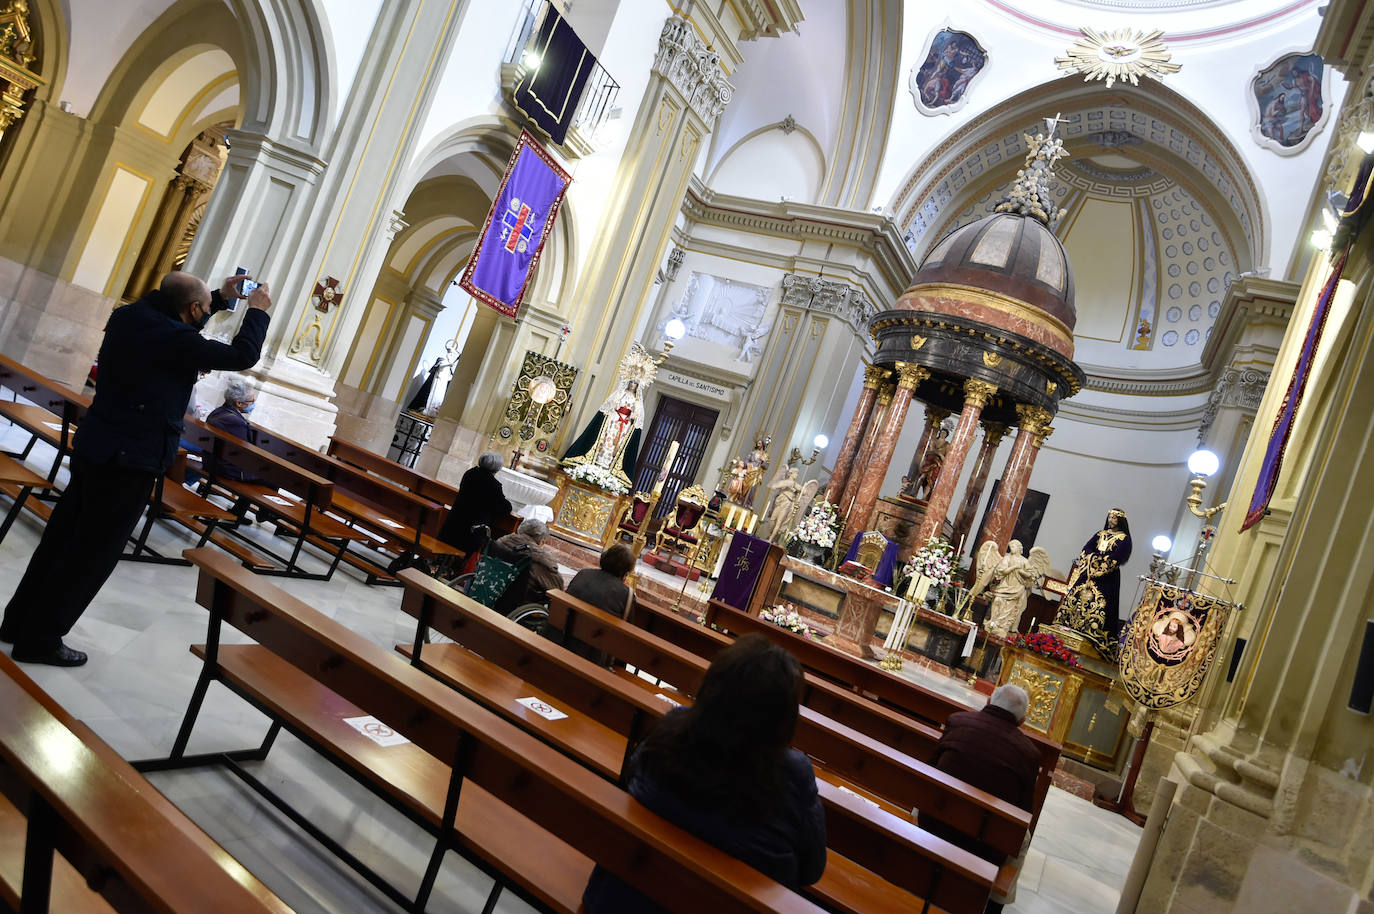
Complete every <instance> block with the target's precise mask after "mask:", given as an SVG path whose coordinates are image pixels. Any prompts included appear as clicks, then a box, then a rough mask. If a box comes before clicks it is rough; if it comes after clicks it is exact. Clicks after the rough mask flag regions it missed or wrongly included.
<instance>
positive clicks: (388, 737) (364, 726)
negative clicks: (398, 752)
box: [344, 717, 410, 746]
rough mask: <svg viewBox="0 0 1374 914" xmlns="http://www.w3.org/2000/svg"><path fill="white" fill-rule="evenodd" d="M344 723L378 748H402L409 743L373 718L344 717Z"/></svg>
mask: <svg viewBox="0 0 1374 914" xmlns="http://www.w3.org/2000/svg"><path fill="white" fill-rule="evenodd" d="M344 723H346V724H348V725H349V726H350V727H352V728H353V729H354V730H357V731H358V732H359V733H361V734H362V735H363V736H366V737H367V738H368V739H370V740H372V741H373V742H374V743H376V744H377V745H379V746H403V745H405V744H406V743H408V742H410V740H408V739H406V738H405V737H404V736H402V735H401V734H399V733H397V732H396V731H395V730H393V729H391V728H390V727H388V726H387V725H386V724H384V723H382V722H381V721H380V720H378V719H377V718H375V717H345V718H344Z"/></svg>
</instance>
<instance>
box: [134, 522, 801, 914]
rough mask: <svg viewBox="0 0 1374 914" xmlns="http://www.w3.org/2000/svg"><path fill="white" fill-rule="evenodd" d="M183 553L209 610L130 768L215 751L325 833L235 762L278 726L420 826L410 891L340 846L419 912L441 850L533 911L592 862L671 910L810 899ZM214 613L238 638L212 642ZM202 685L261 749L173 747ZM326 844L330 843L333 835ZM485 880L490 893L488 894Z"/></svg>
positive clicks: (269, 592)
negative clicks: (470, 864) (419, 861)
mask: <svg viewBox="0 0 1374 914" xmlns="http://www.w3.org/2000/svg"><path fill="white" fill-rule="evenodd" d="M187 557H188V558H189V559H191V561H192V562H193V563H194V564H195V565H197V566H198V567H199V568H200V569H201V575H200V582H199V585H198V588H197V600H198V602H200V603H201V605H203V606H205V607H206V608H207V609H209V611H210V622H209V638H208V641H207V643H206V644H205V645H203V646H201V647H198V648H197V649H196V650H197V653H198V654H200V655H201V656H202V657H204V660H205V666H204V669H203V670H202V674H201V677H200V680H199V681H198V682H197V685H196V688H195V692H194V693H193V695H192V699H191V703H190V707H189V708H188V710H187V715H186V718H185V720H184V721H183V725H182V728H181V731H180V732H179V733H178V735H177V740H176V743H175V744H174V746H173V748H172V756H171V758H169V759H164V760H157V761H154V762H147V763H143V764H144V767H146V768H150V769H151V768H162V767H173V766H182V765H187V764H203V763H207V762H211V761H214V762H219V763H225V764H229V765H230V770H232V771H234V772H235V773H236V774H238V775H239V776H240V777H243V778H245V781H246V782H247V783H249V784H250V786H253V787H254V789H256V790H258V792H259V793H261V794H263V795H264V796H265V797H267V798H268V799H269V800H271V801H272V802H274V803H275V804H277V805H278V808H281V809H283V811H284V812H287V814H288V815H290V816H292V819H293V821H295V822H296V823H297V824H298V825H299V826H300V827H302V828H304V829H306V830H307V831H308V832H310V833H311V834H313V835H315V836H316V837H318V838H322V839H324V840H326V843H330V842H329V840H328V836H327V835H323V834H322V833H321V832H320V829H319V828H318V826H316V825H315V824H314V823H313V822H311V821H310V820H309V819H307V818H306V817H304V816H302V815H301V814H300V813H297V812H294V811H288V810H287V808H284V804H283V803H282V801H281V799H280V798H278V797H276V796H275V794H272V792H271V791H270V789H268V788H267V787H266V786H265V785H262V784H259V783H256V778H253V777H252V776H251V775H250V774H248V773H247V772H245V771H243V769H242V768H241V766H239V765H237V763H236V762H234V759H235V758H244V757H261V756H262V755H263V754H265V752H266V749H267V748H268V747H270V742H271V737H272V736H273V735H274V733H275V730H276V729H277V728H278V727H284V728H285V729H287V730H289V731H291V732H292V733H293V734H295V735H296V736H297V737H299V738H300V739H302V740H303V741H305V742H306V743H307V744H309V745H311V746H312V747H314V748H315V749H316V750H317V751H319V752H321V753H322V754H324V755H325V756H326V757H328V758H329V760H330V761H331V762H333V763H334V764H336V765H338V766H339V767H340V768H341V769H342V770H344V771H346V772H348V773H349V774H350V775H352V776H353V777H354V779H356V780H357V781H358V782H359V783H361V784H363V785H364V786H366V787H368V788H370V789H371V790H373V791H374V792H376V793H377V795H378V796H380V797H382V798H383V799H385V800H387V801H388V802H389V803H391V804H392V805H394V806H395V807H396V808H397V809H399V810H401V811H402V812H403V813H405V814H406V815H407V816H408V817H410V818H411V819H412V821H415V822H416V823H417V824H419V825H420V826H421V827H423V828H425V829H426V830H427V831H429V832H430V833H431V834H432V835H434V836H435V838H436V844H435V848H434V853H433V854H432V855H431V857H430V861H429V865H428V867H427V868H426V871H425V874H424V876H423V879H422V880H421V883H420V890H419V892H418V893H417V894H416V896H415V897H414V898H411V897H409V896H407V895H406V894H405V893H403V892H401V891H400V890H399V889H397V888H395V887H394V886H391V885H389V884H388V883H387V882H386V881H385V880H383V879H382V878H381V877H380V876H378V875H377V874H376V873H375V872H372V871H371V869H370V868H368V867H366V865H364V864H362V862H361V861H358V860H357V859H356V858H352V857H351V856H345V858H344V859H345V862H348V863H349V864H350V865H352V866H354V867H355V868H356V869H358V870H359V872H361V873H363V875H364V876H365V877H366V878H368V880H369V881H370V882H372V883H373V884H374V885H376V886H377V887H378V888H379V889H380V890H381V891H383V892H385V893H386V894H387V896H388V897H389V898H391V899H392V900H393V901H395V902H396V903H398V904H401V905H402V906H404V907H406V908H407V909H411V910H422V909H423V908H424V904H425V901H426V900H427V897H428V893H429V889H430V888H431V887H432V885H433V882H434V879H435V877H436V876H437V874H438V871H439V867H440V865H441V864H442V861H443V858H444V855H445V854H446V852H447V851H449V850H454V851H457V852H459V853H462V854H464V856H467V857H469V858H470V859H472V860H473V861H474V862H475V863H477V864H478V865H479V866H481V867H482V868H483V869H484V870H486V871H487V872H488V873H490V874H491V875H493V876H494V877H495V878H496V879H497V880H498V883H497V884H498V888H499V887H500V886H507V887H511V888H513V889H514V890H516V891H518V893H519V894H521V895H522V896H523V897H524V898H526V899H527V900H528V901H530V902H531V903H532V904H534V905H535V906H536V907H539V908H541V909H545V910H553V911H559V912H567V914H575V912H578V911H579V910H580V907H581V895H582V890H583V887H584V886H585V884H586V881H587V878H588V877H589V876H590V873H591V870H592V866H593V863H600V864H602V865H603V866H605V867H606V868H607V869H609V870H610V871H611V872H613V873H615V874H616V875H617V876H619V877H620V878H622V879H624V880H625V881H626V882H628V883H629V884H631V885H633V886H635V887H636V888H638V889H640V890H641V891H643V892H645V893H646V894H648V895H649V896H650V897H653V898H656V899H658V900H660V901H661V902H662V903H664V904H667V905H669V906H670V907H672V908H673V909H674V910H681V911H712V912H717V911H719V912H722V914H729V912H763V911H779V912H785V914H820V910H821V909H820V908H817V907H816V906H815V905H813V904H812V903H810V902H809V901H807V900H805V899H804V898H802V897H801V896H799V895H797V894H795V893H793V892H790V891H788V890H787V889H786V888H784V887H782V886H780V885H778V884H777V883H774V882H772V881H770V880H768V879H767V878H766V877H764V876H763V875H762V874H760V873H759V872H757V871H756V870H754V869H752V868H751V867H749V866H747V865H745V864H743V863H742V862H740V861H738V860H736V859H734V858H732V857H730V856H729V855H727V854H725V853H724V852H722V851H720V850H718V849H716V848H714V847H711V846H710V845H708V844H705V843H704V842H702V841H700V840H698V839H696V838H694V837H692V836H691V835H689V834H687V833H686V832H684V831H682V830H681V829H679V828H677V827H675V826H673V825H671V824H669V823H668V822H666V821H664V820H662V819H660V818H659V817H657V816H655V815H653V814H652V813H650V812H649V811H648V810H646V809H645V808H644V807H642V806H640V805H639V804H638V803H637V802H635V801H634V800H633V799H632V798H631V797H630V796H629V795H628V794H627V793H625V792H624V791H623V790H620V789H619V788H618V787H616V786H615V785H614V784H611V783H608V782H607V781H605V780H604V779H602V778H600V777H598V776H597V775H595V774H593V773H591V772H589V771H586V770H585V769H583V768H581V767H580V766H578V765H576V764H575V763H573V762H571V761H570V760H568V759H567V758H566V757H564V756H563V755H561V754H560V753H559V752H557V751H556V750H554V749H552V748H551V747H549V746H546V745H544V744H543V743H541V742H539V741H538V740H537V739H535V738H534V737H532V736H530V735H529V734H527V733H524V732H522V731H521V730H519V729H517V728H515V727H513V726H511V725H510V724H508V723H506V722H505V721H502V720H500V719H499V718H498V717H496V716H495V715H493V714H492V713H491V712H490V711H487V710H486V709H484V708H481V707H479V706H478V705H476V704H474V703H473V702H471V701H469V700H467V699H465V698H463V697H462V696H461V695H458V694H457V693H455V692H454V691H453V690H451V689H449V688H448V687H446V686H444V685H443V684H442V683H439V682H437V681H435V680H434V679H433V678H431V677H429V676H427V675H426V674H424V673H422V672H420V671H419V670H416V669H413V668H411V667H410V666H409V665H408V664H406V663H405V661H404V660H402V659H401V658H400V657H399V656H397V655H396V654H395V653H393V652H391V651H388V650H386V649H384V648H382V647H379V646H378V645H375V644H372V643H370V642H368V641H366V640H365V639H363V638H361V637H359V636H358V635H356V634H355V633H353V632H351V631H349V630H348V629H346V628H345V627H344V626H342V625H340V624H339V623H337V622H334V621H333V620H331V619H329V618H327V617H325V616H323V615H322V614H320V613H318V612H317V611H315V610H313V609H311V608H310V607H309V606H307V605H305V604H304V603H303V602H301V601H300V600H298V599H296V598H295V597H292V596H291V595H289V594H287V593H285V592H284V591H282V590H281V589H279V588H277V587H275V586H273V585H272V584H270V583H268V582H266V581H264V580H262V579H261V578H258V577H255V576H254V575H252V574H251V573H249V572H247V571H245V570H244V569H242V568H240V567H238V566H236V565H235V564H234V563H233V562H232V561H230V560H229V559H228V558H227V557H225V556H224V555H222V554H220V553H218V552H215V551H213V550H209V549H198V550H190V551H188V552H187ZM224 625H229V626H232V627H233V628H236V629H238V630H239V631H241V632H242V633H243V634H245V635H247V636H248V637H249V638H252V639H253V640H254V641H256V643H254V644H233V645H227V644H221V643H220V637H219V636H220V633H221V631H222V629H223V627H224ZM214 681H218V682H221V683H223V684H225V685H227V686H228V687H229V688H230V689H231V690H232V691H234V692H236V693H237V694H239V695H241V696H242V697H244V698H245V699H247V700H248V701H249V702H250V703H252V704H254V705H255V706H256V707H258V708H259V709H260V710H262V711H264V713H266V714H267V715H268V716H269V717H270V718H272V720H273V725H272V728H271V729H270V730H269V732H268V739H267V740H266V741H265V742H264V746H263V747H259V749H258V750H250V751H249V752H247V753H230V754H229V755H228V759H227V761H226V756H225V754H222V753H216V754H214V755H213V756H188V755H186V748H187V742H188V740H189V737H190V734H191V730H192V728H193V726H194V723H195V719H196V716H197V714H198V712H199V708H200V705H201V702H202V701H203V699H204V697H205V692H206V690H207V688H208V686H209V684H210V683H211V682H214ZM365 715H371V716H373V717H375V718H377V719H378V720H379V721H381V722H384V724H385V725H388V726H391V727H394V728H395V729H396V730H397V731H399V732H400V733H402V734H404V737H405V738H406V739H407V740H409V742H406V743H404V744H401V745H392V746H385V747H383V746H380V745H378V744H377V743H375V742H374V741H373V740H372V739H370V738H369V737H368V736H365V735H364V734H363V733H362V732H360V731H359V730H357V729H354V727H353V726H351V725H350V724H348V723H347V722H346V719H347V718H351V717H358V716H365ZM331 849H333V850H336V852H337V851H342V848H338V847H337V845H336V844H334V845H333V846H332V847H331ZM494 897H495V892H494V893H493V899H494Z"/></svg>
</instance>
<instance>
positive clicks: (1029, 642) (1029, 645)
mask: <svg viewBox="0 0 1374 914" xmlns="http://www.w3.org/2000/svg"><path fill="white" fill-rule="evenodd" d="M1007 645H1008V646H1010V647H1019V648H1023V649H1025V650H1028V651H1030V652H1031V653H1034V654H1039V655H1041V656H1042V657H1048V658H1050V659H1051V660H1058V661H1059V662H1060V663H1062V664H1064V665H1065V666H1081V664H1080V663H1079V662H1078V656H1077V655H1076V654H1074V652H1073V651H1071V650H1069V649H1068V647H1066V646H1065V645H1064V642H1063V641H1060V640H1059V638H1058V637H1056V636H1055V635H1051V634H1050V633H1049V632H1036V633H1035V634H1033V635H1022V634H1020V633H1017V634H1015V635H1012V636H1011V637H1010V638H1008V639H1007Z"/></svg>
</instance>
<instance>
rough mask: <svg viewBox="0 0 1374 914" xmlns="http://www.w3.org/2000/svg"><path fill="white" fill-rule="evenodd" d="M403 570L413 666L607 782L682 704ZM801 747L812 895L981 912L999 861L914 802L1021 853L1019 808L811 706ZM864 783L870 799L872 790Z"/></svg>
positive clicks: (838, 903)
mask: <svg viewBox="0 0 1374 914" xmlns="http://www.w3.org/2000/svg"><path fill="white" fill-rule="evenodd" d="M401 578H402V580H403V582H404V583H405V584H406V596H405V598H404V600H403V608H404V609H406V611H407V612H408V613H410V614H411V615H412V616H414V617H415V618H416V619H417V621H418V623H419V624H418V625H417V637H416V641H415V643H414V644H413V645H412V646H410V647H409V648H405V649H404V652H405V653H407V654H409V655H410V656H411V658H412V662H414V663H416V664H417V665H418V666H420V667H421V668H423V669H426V670H428V671H430V672H432V673H434V674H435V675H437V676H439V677H440V678H441V679H444V681H446V682H448V683H449V684H450V685H453V686H454V687H456V688H458V689H459V690H460V691H463V692H465V693H466V694H469V695H470V696H471V697H473V698H475V699H476V700H479V701H481V702H483V703H484V704H486V705H487V706H488V707H491V708H492V709H493V710H495V711H497V713H501V714H503V715H505V716H507V717H508V718H509V719H511V720H512V721H514V722H516V723H519V724H520V725H522V726H525V727H526V728H527V729H530V730H531V732H535V733H536V734H537V735H539V736H540V737H541V738H543V739H545V740H546V741H548V742H549V743H550V744H551V745H554V746H556V747H557V748H559V749H560V750H561V751H564V752H568V753H569V754H571V755H573V757H575V758H577V759H578V760H579V761H581V762H582V763H583V764H585V765H586V766H587V767H589V768H591V769H592V770H595V771H598V772H599V773H601V774H602V775H603V776H606V777H610V778H617V777H619V775H620V773H621V770H622V766H623V764H624V761H625V759H626V758H627V757H628V754H629V753H630V752H631V751H632V750H633V748H634V746H635V745H636V744H637V742H638V740H639V739H640V738H641V737H642V736H643V734H644V733H645V732H647V730H648V729H649V727H650V726H652V724H653V723H654V722H656V721H657V720H658V719H660V718H661V717H662V716H663V714H665V713H667V711H668V710H669V709H670V708H671V707H672V705H673V703H675V702H686V701H688V699H687V698H686V696H685V695H683V694H682V693H678V692H672V693H671V694H668V695H665V694H662V693H660V692H658V691H657V690H655V689H654V688H653V687H652V686H650V684H649V683H648V682H647V680H643V679H636V680H629V681H627V680H626V679H624V678H622V677H621V676H618V675H616V674H615V673H612V672H611V671H609V670H606V669H604V668H602V667H600V666H598V665H597V664H595V663H592V662H590V661H588V660H586V659H584V658H582V657H580V656H577V655H575V654H573V653H572V652H570V651H567V650H565V649H563V648H561V647H559V646H557V645H555V644H553V643H552V642H550V641H549V640H548V639H545V638H541V637H540V636H538V635H535V634H533V633H532V632H530V631H528V630H527V629H525V628H523V627H521V626H519V625H517V624H515V623H513V622H511V621H510V620H509V619H506V618H504V617H502V616H501V615H499V614H498V613H495V612H493V611H491V610H489V609H487V608H486V607H484V606H480V605H479V604H476V603H475V602H473V601H472V600H470V599H468V598H467V597H465V596H464V595H462V594H460V593H458V592H456V591H454V590H452V589H451V588H448V587H445V586H444V585H441V584H438V583H436V582H434V581H433V580H432V579H429V578H425V577H424V576H423V575H419V574H417V573H415V572H413V571H405V572H402V573H401ZM431 628H433V629H434V630H435V631H438V632H440V633H441V634H443V635H445V636H447V637H451V638H453V639H454V640H455V641H457V642H458V643H457V644H443V645H429V646H427V647H426V646H425V645H424V644H423V640H422V638H423V635H424V633H425V632H427V631H428V630H429V629H431ZM479 655H480V656H479ZM522 689H523V690H525V691H524V692H523V694H517V693H520V692H521V690H522ZM519 697H538V698H540V700H544V701H546V702H547V703H549V704H551V705H552V706H554V707H556V708H557V709H558V710H559V711H561V712H563V713H566V714H568V715H569V716H568V717H567V718H565V719H559V720H557V721H553V722H549V721H547V720H545V719H543V718H541V717H540V716H539V715H537V714H531V713H530V712H529V711H528V710H527V709H526V708H525V707H524V706H523V705H521V704H519V703H517V702H516V699H517V698H519ZM794 745H796V746H797V748H799V749H802V750H803V751H805V752H807V753H808V754H809V755H811V756H812V757H813V759H816V760H817V768H818V771H819V779H818V787H819V788H820V790H821V797H822V801H823V803H824V804H825V806H826V810H827V819H828V821H830V822H832V823H833V827H832V828H831V829H830V832H831V834H830V842H829V844H830V850H831V865H832V868H831V869H830V870H829V871H828V872H827V875H826V876H825V877H823V878H822V880H821V882H820V883H818V884H817V885H816V886H815V887H814V888H813V889H811V890H809V891H810V892H811V893H812V894H814V895H815V896H816V897H818V898H819V899H821V900H822V901H824V902H825V903H826V904H827V906H829V907H832V908H834V909H837V910H854V911H871V910H886V909H887V908H888V907H890V906H895V907H897V908H898V909H912V908H913V906H914V907H919V906H920V904H922V903H932V904H935V905H937V906H939V907H942V908H945V909H948V910H981V909H982V906H983V904H984V903H985V902H986V900H987V896H988V892H989V890H990V888H991V887H992V886H993V884H994V883H995V880H996V878H997V874H998V871H997V867H996V866H994V865H993V864H991V863H988V862H987V861H982V860H978V859H977V858H976V857H974V856H973V855H970V854H967V853H966V852H964V851H962V850H959V849H958V848H955V847H954V846H952V845H949V844H947V843H945V842H943V841H938V840H937V839H935V838H934V836H931V835H928V834H927V833H926V832H924V831H922V830H920V829H918V828H916V827H915V826H914V824H913V823H912V822H911V821H910V818H909V813H908V812H907V811H908V810H909V809H910V808H911V806H912V805H913V802H914V801H916V800H919V801H920V802H921V804H922V806H923V808H929V809H936V808H939V809H941V811H942V813H944V814H945V815H947V816H948V817H950V818H951V819H952V820H957V821H958V822H959V823H960V824H961V825H962V826H963V827H965V828H967V829H969V830H970V831H973V832H977V833H979V834H981V835H983V836H984V837H985V838H987V839H990V840H991V842H992V843H994V844H997V845H999V846H1000V847H1003V848H1011V847H1012V846H1013V845H1015V846H1016V847H1019V844H1020V841H1021V837H1022V836H1024V834H1025V825H1026V824H1027V822H1028V819H1029V817H1028V816H1026V814H1025V813H1024V812H1022V811H1020V810H1015V809H1014V808H1012V807H1010V806H1008V805H1007V804H1002V803H1001V802H1000V801H997V800H995V799H994V798H991V797H988V796H987V795H986V794H982V792H981V791H974V790H973V789H972V788H969V787H967V785H962V784H959V782H957V781H956V780H955V779H953V778H949V777H947V776H944V775H939V776H938V777H937V778H933V779H932V778H931V777H930V774H931V771H932V770H931V769H928V768H926V767H924V766H919V765H918V766H914V767H913V765H912V764H911V763H910V760H909V759H905V758H903V757H902V756H900V755H899V754H897V753H892V752H889V751H887V750H886V749H885V747H882V746H881V745H878V744H876V743H873V742H872V741H869V740H865V738H863V737H862V735H860V734H856V733H854V732H853V731H849V730H848V729H847V728H844V727H841V726H839V725H836V724H834V723H833V722H831V721H828V720H826V719H825V718H823V717H820V716H819V715H815V714H814V713H813V712H811V711H810V710H809V709H806V708H803V709H802V718H801V720H800V721H799V724H798V734H797V739H796V742H795V743H794ZM851 785H852V789H851ZM870 791H871V792H872V793H873V794H876V797H875V798H874V799H875V800H876V802H874V800H869V799H867V798H865V797H864V794H865V793H868V792H870ZM892 795H895V796H896V799H895V800H892V799H891V796H892ZM885 801H886V802H885ZM1002 816H1006V817H1007V819H1005V820H1004V819H1002V818H1001V817H1002ZM899 849H900V850H899ZM908 893H909V894H908ZM912 896H915V897H914V898H913V897H912ZM917 899H924V902H917Z"/></svg>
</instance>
